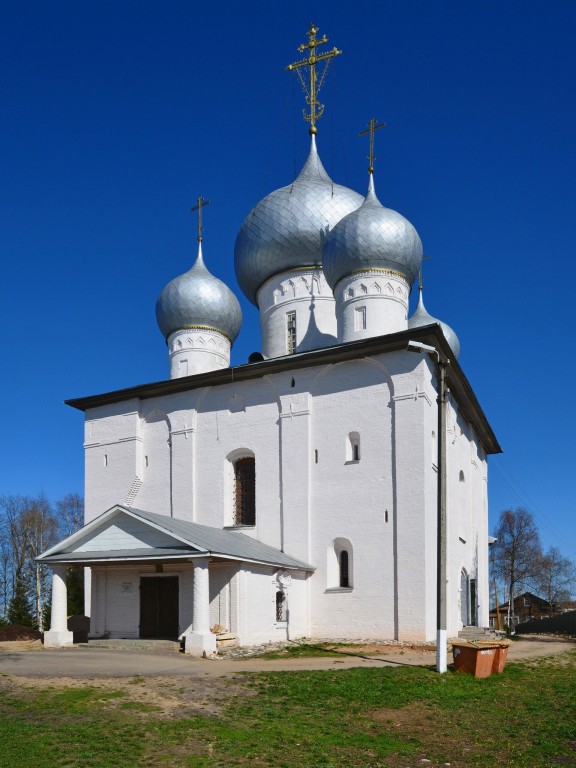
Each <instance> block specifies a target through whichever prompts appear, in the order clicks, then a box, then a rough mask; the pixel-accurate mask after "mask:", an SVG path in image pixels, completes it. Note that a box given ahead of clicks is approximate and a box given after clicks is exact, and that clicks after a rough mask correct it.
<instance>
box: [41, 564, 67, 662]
mask: <svg viewBox="0 0 576 768" xmlns="http://www.w3.org/2000/svg"><path fill="white" fill-rule="evenodd" d="M51 568H52V621H51V624H50V630H49V631H48V632H44V645H45V646H46V647H47V648H54V647H58V646H61V645H72V643H73V637H74V635H73V633H72V632H69V631H68V593H67V590H66V566H65V565H53V566H51Z"/></svg>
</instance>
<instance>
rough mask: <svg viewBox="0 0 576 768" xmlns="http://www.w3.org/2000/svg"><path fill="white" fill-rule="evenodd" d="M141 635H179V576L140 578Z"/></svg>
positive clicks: (147, 636)
mask: <svg viewBox="0 0 576 768" xmlns="http://www.w3.org/2000/svg"><path fill="white" fill-rule="evenodd" d="M140 637H141V638H150V637H156V638H168V639H170V640H172V639H175V638H177V637H178V576H143V577H142V578H141V579H140Z"/></svg>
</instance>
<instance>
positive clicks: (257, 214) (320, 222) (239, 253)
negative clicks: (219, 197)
mask: <svg viewBox="0 0 576 768" xmlns="http://www.w3.org/2000/svg"><path fill="white" fill-rule="evenodd" d="M361 202H362V197H361V195H359V194H358V193H357V192H354V191H353V190H351V189H348V187H343V186H341V185H340V184H334V183H333V182H332V180H331V179H330V177H329V176H328V174H327V173H326V171H325V170H324V167H323V165H322V163H321V161H320V158H319V156H318V152H317V150H316V141H315V137H314V136H312V146H311V148H310V154H309V156H308V159H307V160H306V163H305V164H304V167H303V168H302V170H301V171H300V175H299V176H298V178H297V179H296V180H295V181H294V182H293V183H292V184H289V185H288V186H287V187H282V188H281V189H277V190H276V191H275V192H271V193H270V194H269V195H267V196H266V197H265V198H264V199H263V200H261V201H260V202H259V203H258V204H257V205H256V206H255V207H254V208H253V209H252V211H251V212H250V213H249V214H248V216H247V217H246V219H245V221H244V223H243V224H242V227H241V228H240V232H239V233H238V236H237V238H236V246H235V248H234V264H235V268H236V278H237V280H238V284H239V285H240V288H241V289H242V291H243V293H244V295H245V296H246V298H248V299H249V300H250V301H251V302H252V303H253V304H256V303H257V302H256V293H257V291H258V289H259V288H260V286H261V285H262V284H263V283H264V282H265V281H266V280H268V278H270V277H273V276H274V275H278V274H280V273H281V272H286V271H288V270H290V269H297V268H298V267H314V266H319V265H321V264H322V243H323V241H324V239H325V237H326V235H327V234H328V232H330V230H331V229H332V228H333V227H334V226H335V225H336V224H337V223H338V222H339V221H340V219H341V218H342V217H343V216H346V214H347V213H350V212H351V211H353V210H355V209H356V208H358V206H359V205H360V204H361Z"/></svg>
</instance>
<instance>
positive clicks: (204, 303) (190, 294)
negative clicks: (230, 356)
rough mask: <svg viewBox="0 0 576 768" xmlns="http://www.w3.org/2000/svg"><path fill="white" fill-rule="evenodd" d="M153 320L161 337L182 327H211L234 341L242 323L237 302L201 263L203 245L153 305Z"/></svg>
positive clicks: (228, 290) (200, 244) (199, 245)
mask: <svg viewBox="0 0 576 768" xmlns="http://www.w3.org/2000/svg"><path fill="white" fill-rule="evenodd" d="M156 321H157V322H158V326H159V328H160V330H161V331H162V333H163V334H164V337H165V338H166V339H168V337H169V336H170V334H171V333H174V331H178V330H180V329H182V328H191V327H195V326H196V327H197V326H199V327H204V328H213V329H214V330H216V331H220V333H223V334H224V335H225V336H227V337H228V338H229V339H230V341H231V342H233V341H234V339H235V338H236V336H238V332H239V331H240V325H241V324H242V311H241V309H240V304H239V302H238V299H237V298H236V296H234V294H233V293H232V291H231V290H230V289H229V288H228V286H227V285H225V284H224V283H223V282H222V280H218V278H217V277H214V275H212V274H211V273H210V272H209V271H208V269H207V268H206V265H205V264H204V259H203V258H202V243H198V256H197V258H196V261H195V262H194V265H193V266H192V268H191V269H189V270H188V272H185V273H184V274H183V275H180V276H179V277H175V278H174V280H171V281H170V282H169V283H168V285H167V286H166V287H165V288H164V290H163V291H162V293H161V294H160V296H159V298H158V301H157V302H156Z"/></svg>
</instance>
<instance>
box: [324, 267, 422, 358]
mask: <svg viewBox="0 0 576 768" xmlns="http://www.w3.org/2000/svg"><path fill="white" fill-rule="evenodd" d="M409 291H410V286H409V284H408V282H407V280H406V279H405V278H404V277H403V276H402V275H399V274H397V273H393V272H391V271H389V270H363V271H361V272H358V273H356V274H353V275H349V276H348V277H345V278H343V279H342V280H340V282H339V283H338V286H337V289H336V295H337V302H336V318H337V326H338V341H339V342H340V343H346V342H348V341H359V340H360V339H366V338H369V337H372V336H383V335H384V334H387V333H396V332H397V331H404V330H406V328H407V327H408V321H407V317H408V295H409Z"/></svg>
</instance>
